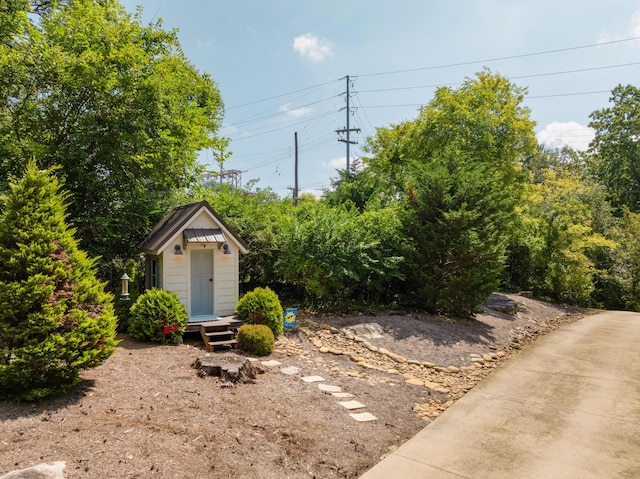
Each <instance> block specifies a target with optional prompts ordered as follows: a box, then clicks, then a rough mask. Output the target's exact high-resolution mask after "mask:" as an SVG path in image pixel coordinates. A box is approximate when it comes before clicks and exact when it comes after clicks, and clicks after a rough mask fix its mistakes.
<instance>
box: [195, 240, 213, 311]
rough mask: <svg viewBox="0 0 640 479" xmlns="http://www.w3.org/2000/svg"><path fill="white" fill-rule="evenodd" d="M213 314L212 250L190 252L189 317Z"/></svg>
mask: <svg viewBox="0 0 640 479" xmlns="http://www.w3.org/2000/svg"><path fill="white" fill-rule="evenodd" d="M212 314H213V250H210V249H205V248H203V249H193V250H192V251H191V316H207V315H212Z"/></svg>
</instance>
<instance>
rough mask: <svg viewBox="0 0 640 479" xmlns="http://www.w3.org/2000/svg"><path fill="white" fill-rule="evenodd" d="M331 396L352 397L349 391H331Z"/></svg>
mask: <svg viewBox="0 0 640 479" xmlns="http://www.w3.org/2000/svg"><path fill="white" fill-rule="evenodd" d="M331 395H332V396H334V397H337V398H352V397H353V394H351V393H331Z"/></svg>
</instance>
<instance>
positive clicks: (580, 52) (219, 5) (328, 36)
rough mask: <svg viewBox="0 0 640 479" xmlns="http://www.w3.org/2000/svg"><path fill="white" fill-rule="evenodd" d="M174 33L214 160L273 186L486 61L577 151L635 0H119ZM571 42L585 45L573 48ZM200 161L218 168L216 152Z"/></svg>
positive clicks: (307, 173)
mask: <svg viewBox="0 0 640 479" xmlns="http://www.w3.org/2000/svg"><path fill="white" fill-rule="evenodd" d="M121 3H122V4H123V5H124V6H125V7H126V8H127V10H128V11H130V12H133V11H135V8H136V5H141V6H142V8H143V16H142V21H143V23H144V24H147V23H149V22H150V21H151V20H152V19H154V18H155V19H157V18H161V19H162V20H163V22H164V27H165V28H167V29H170V28H176V29H178V30H179V38H180V42H181V44H182V47H183V49H184V51H185V53H186V55H187V57H188V58H189V60H190V61H191V62H192V63H193V64H194V65H195V67H196V68H197V69H198V70H200V71H201V72H207V73H209V74H210V75H211V76H212V77H213V79H214V80H215V81H216V83H217V85H218V87H219V89H220V92H221V94H222V98H223V100H224V103H225V108H226V113H225V119H224V123H223V128H222V130H221V134H222V135H224V136H227V137H229V138H231V146H230V150H231V152H232V155H231V156H230V157H229V158H228V159H227V160H226V162H225V164H224V167H225V169H235V170H240V171H242V182H243V183H247V181H249V180H251V179H259V182H258V184H257V186H259V187H263V188H264V187H267V186H268V187H271V188H272V189H273V190H274V191H275V192H276V193H277V194H278V195H280V196H282V197H285V196H288V195H291V190H290V189H289V188H290V187H292V186H293V185H294V132H297V133H298V148H299V184H300V189H301V191H302V192H305V191H306V192H313V193H316V194H317V193H318V192H319V191H320V190H321V189H322V188H323V187H324V188H326V187H329V186H330V183H331V182H330V180H331V178H335V177H336V176H337V175H336V168H344V167H345V164H346V150H345V144H344V143H341V142H338V138H339V136H338V134H336V132H335V130H339V129H343V128H345V126H346V109H345V107H346V95H345V91H346V79H345V77H346V76H347V75H348V76H349V77H350V80H351V85H350V91H351V95H350V106H351V107H352V108H351V115H350V127H351V128H359V129H360V130H361V131H360V133H359V134H355V133H354V134H353V135H352V138H351V139H352V140H355V141H357V142H358V144H356V145H352V146H351V155H350V156H351V157H352V158H357V157H360V156H362V155H363V154H364V153H363V151H362V146H363V145H364V143H365V138H366V137H367V136H372V135H373V134H374V133H375V129H376V128H379V127H386V126H389V125H391V124H395V123H399V122H402V121H405V120H409V119H412V118H415V117H416V115H417V112H418V109H419V107H420V105H425V104H427V103H428V102H429V101H430V100H431V99H432V97H433V92H434V90H435V88H436V87H437V86H445V85H447V86H452V87H454V88H455V87H457V86H458V85H459V84H460V83H461V82H463V81H464V79H465V78H467V77H471V76H473V75H474V74H475V73H476V72H478V71H480V70H482V69H483V68H485V67H486V68H489V69H490V70H491V71H493V72H495V73H500V74H502V75H504V76H506V77H508V78H510V79H511V80H512V81H513V82H514V83H516V84H517V85H519V86H522V87H526V88H528V96H527V98H526V100H525V105H526V106H528V107H529V108H530V109H531V117H532V119H533V120H534V121H535V122H536V124H537V126H536V133H537V135H538V139H539V140H540V141H541V142H544V143H546V144H548V145H550V146H561V145H562V144H568V145H569V146H572V147H574V148H577V149H584V148H585V147H586V145H587V144H588V142H589V140H590V139H591V135H592V134H591V133H590V131H589V129H588V128H587V124H588V123H589V114H590V113H591V112H593V111H594V110H598V109H601V108H604V107H606V106H607V105H608V104H609V96H610V92H611V90H612V89H613V88H614V87H615V86H616V85H618V84H625V85H626V84H633V85H636V86H638V84H639V81H638V78H640V3H638V1H637V0H635V1H627V0H620V1H616V0H612V1H610V2H595V1H591V2H585V1H584V0H582V1H573V0H555V1H548V0H539V1H535V2H534V1H531V0H526V1H525V0H449V1H444V0H440V1H427V0H395V1H390V0H341V1H334V0H322V1H320V0H307V1H300V0H298V1H294V0H280V1H276V0H244V1H242V2H233V1H227V2H217V1H211V0H121ZM583 47H584V48H583ZM200 158H201V161H202V162H203V163H205V164H208V165H210V168H211V170H213V171H218V169H219V168H218V164H217V163H216V161H215V155H214V154H213V152H211V151H205V152H202V153H201V155H200Z"/></svg>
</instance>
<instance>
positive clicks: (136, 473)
mask: <svg viewBox="0 0 640 479" xmlns="http://www.w3.org/2000/svg"><path fill="white" fill-rule="evenodd" d="M492 300H493V301H494V303H495V302H497V303H498V304H499V303H501V302H505V301H515V302H516V303H517V305H518V310H519V311H518V313H517V314H515V315H514V314H505V313H501V312H499V311H496V310H494V309H486V311H485V312H484V313H482V314H478V315H477V317H476V318H475V319H473V320H451V319H447V318H442V317H434V316H430V315H427V314H421V313H405V312H399V311H397V312H391V313H384V314H382V313H378V314H368V315H364V314H356V315H341V316H330V315H316V314H311V313H301V314H299V315H298V326H297V327H296V328H293V329H291V330H287V331H286V332H285V334H284V335H283V336H282V337H281V338H280V339H279V340H278V342H277V344H276V349H275V351H274V352H273V353H272V354H271V355H270V356H268V357H265V358H259V361H260V362H259V363H258V364H261V361H266V360H276V361H278V362H280V363H281V365H279V366H271V367H264V369H265V372H264V374H260V375H259V376H258V377H257V379H256V381H255V382H254V383H239V384H236V385H234V386H232V387H231V386H230V384H229V383H225V382H223V381H222V380H221V379H217V378H214V377H210V376H207V377H199V376H198V375H197V371H196V369H194V367H193V363H194V361H195V360H196V358H198V357H201V356H205V355H207V354H211V353H207V352H206V350H205V349H204V347H203V346H202V344H201V342H200V341H199V337H198V336H193V337H185V343H184V344H181V345H178V346H163V345H151V344H145V343H141V342H138V341H136V340H133V339H131V338H129V337H128V336H122V337H121V339H122V341H121V343H120V344H119V346H118V348H117V350H116V352H115V354H114V355H113V356H112V357H111V358H109V360H108V361H106V362H105V363H104V364H103V365H101V366H99V367H98V368H96V369H93V370H90V371H86V372H84V373H83V374H82V383H81V384H80V385H79V386H78V387H77V388H76V389H75V390H74V391H73V392H72V393H71V394H70V395H68V396H66V397H64V398H58V399H53V400H48V401H44V402H40V403H37V404H15V403H0V424H1V427H0V475H2V474H4V473H6V472H9V471H11V470H15V469H22V468H25V467H29V466H32V465H35V464H38V463H43V462H53V461H66V464H67V465H66V469H65V477H67V478H110V477H114V478H115V477H117V478H129V477H131V478H134V477H135V478H147V477H149V478H151V477H157V478H279V479H280V478H355V477H358V476H359V475H361V474H362V473H364V472H365V471H366V470H367V469H369V468H371V467H372V466H373V465H375V464H376V463H377V462H378V461H379V460H380V459H381V458H382V457H384V456H385V455H386V454H388V453H389V452H391V451H393V450H394V449H395V448H397V447H398V446H399V445H400V444H402V443H403V442H405V441H406V440H407V439H409V438H411V437H412V436H413V435H415V434H416V433H417V432H418V431H419V430H420V429H422V428H424V427H425V426H427V425H428V423H429V422H430V421H431V420H434V419H435V418H437V416H438V415H439V414H440V413H441V412H442V411H443V410H445V409H446V408H447V407H449V406H450V405H451V404H452V403H453V402H454V401H455V400H456V399H457V398H459V397H461V396H462V395H463V394H464V393H465V392H466V391H468V390H469V389H470V388H472V387H473V385H474V384H476V383H477V382H478V381H480V380H481V379H482V378H483V377H485V376H486V375H487V374H490V373H491V371H493V369H495V368H496V367H498V366H499V365H500V364H501V363H502V362H503V361H506V360H508V358H509V357H510V356H511V355H513V354H517V351H518V350H520V349H522V348H524V347H526V345H527V344H528V343H529V342H531V341H533V340H535V338H536V337H538V336H540V335H541V334H544V333H546V332H548V331H550V330H552V329H554V328H556V327H558V326H561V325H563V324H565V323H567V322H571V321H575V320H577V319H579V318H581V317H583V316H584V315H585V314H589V313H590V311H584V310H579V309H575V308H567V307H564V306H558V305H553V304H548V303H543V302H539V301H535V300H532V299H528V298H524V297H521V296H515V295H494V296H493V297H492ZM372 323H375V324H376V325H378V326H379V328H378V330H381V331H382V334H380V336H381V337H377V338H368V339H365V338H362V337H360V336H359V335H357V334H356V336H354V335H352V334H349V333H344V332H342V331H343V330H342V328H344V327H347V326H358V325H362V324H367V325H371V324H372ZM356 329H357V328H356ZM213 354H217V353H213ZM483 355H484V356H483ZM291 366H294V367H297V368H299V373H297V374H292V375H289V374H284V373H283V372H282V371H281V370H282V368H286V367H291ZM312 375H319V376H322V377H323V378H324V379H325V381H324V384H329V385H335V386H339V387H341V388H342V391H343V392H348V393H350V394H352V395H353V396H354V397H353V399H355V400H357V401H359V402H361V403H362V404H364V405H365V406H366V407H365V408H364V409H360V410H357V411H353V412H362V411H366V412H369V413H370V414H372V415H374V416H375V417H376V418H377V419H376V420H374V421H370V422H358V421H356V420H354V419H353V418H352V417H351V416H350V412H352V411H349V410H347V409H346V408H344V407H343V406H341V405H340V404H339V401H342V399H339V398H336V397H334V396H332V395H331V394H328V393H325V392H322V391H321V390H320V389H319V387H318V384H316V383H307V382H304V381H303V380H302V379H301V378H302V377H304V376H312Z"/></svg>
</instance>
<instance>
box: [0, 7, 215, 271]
mask: <svg viewBox="0 0 640 479" xmlns="http://www.w3.org/2000/svg"><path fill="white" fill-rule="evenodd" d="M16 2H17V3H20V2H18V0H11V4H12V5H13V4H16ZM49 3H50V5H49V7H47V8H42V9H39V10H38V13H37V14H31V15H30V16H29V17H27V16H26V14H23V15H21V16H17V17H15V21H12V22H7V24H6V25H5V22H4V17H3V20H1V21H0V29H3V28H4V29H8V30H10V31H11V30H13V31H17V32H19V33H20V34H19V35H15V36H14V37H13V42H12V44H11V45H10V46H3V45H2V44H1V42H0V66H2V67H3V75H2V78H1V79H0V139H1V140H2V141H0V156H1V157H2V158H3V162H2V164H1V165H0V178H7V176H8V175H10V174H14V175H15V174H18V173H19V172H21V171H22V169H23V168H24V165H25V163H26V162H27V161H28V160H29V159H31V158H33V157H35V158H37V160H38V165H39V166H40V167H45V168H47V167H50V166H52V165H61V166H62V168H61V169H60V174H61V175H62V176H64V179H65V185H66V188H67V189H68V190H69V191H70V193H71V196H70V204H69V209H68V212H69V216H70V220H71V221H72V222H73V224H74V225H75V226H76V227H77V230H78V234H79V236H80V237H81V238H82V246H83V248H85V249H86V250H87V251H88V252H89V253H90V254H91V255H92V256H98V255H99V256H101V257H102V260H101V261H103V262H105V263H109V262H110V261H111V260H112V259H113V258H117V257H120V258H127V257H132V256H133V255H134V254H135V253H136V251H135V245H136V244H138V243H139V241H140V240H141V239H142V238H143V237H144V235H145V234H147V233H148V231H149V230H150V228H151V226H152V225H153V223H154V222H155V221H156V220H157V219H159V218H160V217H161V216H162V214H163V213H164V212H165V211H166V210H167V209H168V208H169V207H170V206H173V205H172V204H171V203H172V198H173V195H174V194H176V192H179V191H183V190H184V189H185V188H187V187H189V186H191V185H193V184H194V183H196V182H197V180H198V176H199V173H200V170H201V167H200V166H199V165H198V158H197V154H198V151H200V150H203V149H205V148H215V149H216V150H220V149H221V147H222V146H223V143H224V142H221V141H220V139H219V138H217V137H216V132H217V130H218V127H219V125H220V123H221V118H222V112H223V105H222V100H221V98H220V94H219V92H218V89H217V87H216V85H215V83H214V81H213V80H212V79H211V78H210V77H209V75H207V74H203V73H200V72H198V71H197V70H196V69H195V68H194V66H193V65H192V64H191V63H190V62H189V61H188V60H187V58H186V57H185V54H184V52H183V51H182V49H181V47H180V44H179V42H178V37H177V33H176V32H175V31H166V30H164V29H163V27H162V24H161V22H160V21H156V22H154V23H152V24H150V25H148V26H142V25H141V15H142V14H141V12H139V13H137V14H136V15H131V14H128V13H127V12H126V11H125V9H124V7H122V6H121V5H120V4H119V3H118V2H117V0H102V1H99V2H97V1H94V0H74V1H72V2H49ZM28 18H31V19H32V21H33V22H36V21H37V22H38V25H37V27H36V26H33V25H31V24H30V23H29V21H28ZM0 35H2V31H0ZM5 67H6V68H5ZM3 186H4V185H2V184H0V190H2V189H3Z"/></svg>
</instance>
